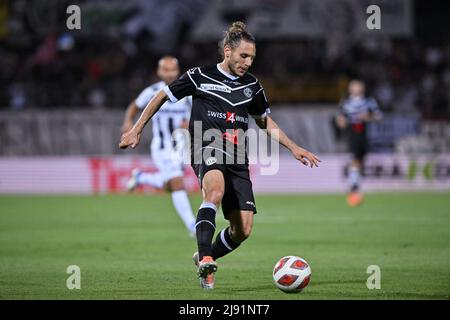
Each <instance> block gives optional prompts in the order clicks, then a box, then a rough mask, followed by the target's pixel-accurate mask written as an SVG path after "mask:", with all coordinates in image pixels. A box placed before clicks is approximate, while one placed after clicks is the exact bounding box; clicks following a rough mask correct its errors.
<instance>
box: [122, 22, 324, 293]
mask: <svg viewBox="0 0 450 320" xmlns="http://www.w3.org/2000/svg"><path fill="white" fill-rule="evenodd" d="M220 46H221V53H222V54H223V61H222V62H220V63H218V64H217V65H212V66H207V67H196V68H192V69H190V70H189V71H187V72H186V73H185V74H183V75H182V76H181V77H180V78H179V79H177V80H175V81H174V82H172V83H171V84H169V85H168V86H166V87H165V88H164V89H163V90H161V91H160V92H159V93H158V94H157V95H156V96H155V97H154V98H153V99H152V100H151V101H150V102H149V104H148V105H147V107H146V108H145V109H144V111H143V112H142V114H141V116H140V118H139V120H138V121H137V122H136V123H135V125H134V126H133V128H132V129H131V130H130V131H128V132H127V133H125V134H123V135H122V138H121V142H120V144H119V147H120V148H127V147H128V146H130V147H131V148H135V147H136V145H137V144H138V143H139V140H140V135H141V132H142V129H143V128H144V126H145V124H146V123H147V122H148V121H149V120H150V118H151V117H152V116H153V115H154V114H155V113H156V112H157V111H158V109H159V108H160V107H161V105H162V104H163V103H164V102H165V101H166V100H167V99H170V101H172V102H176V101H177V100H179V99H182V98H183V97H185V96H189V95H192V99H193V105H192V111H191V117H190V123H189V133H190V136H191V165H192V167H193V169H194V171H195V173H196V174H197V176H198V178H199V182H200V186H201V190H202V196H203V202H202V204H201V206H200V209H199V210H198V214H197V219H196V235H197V245H198V252H196V253H195V254H194V257H193V258H194V262H195V264H196V266H197V267H198V275H199V278H200V284H201V287H202V288H204V289H212V288H213V287H214V273H215V272H216V271H217V263H216V261H215V260H217V259H218V258H220V257H223V256H224V255H226V254H228V253H230V252H231V251H233V250H235V249H236V248H238V247H239V245H240V244H241V243H242V242H243V241H244V240H246V239H247V238H248V237H249V236H250V233H251V230H252V226H253V215H254V214H255V213H256V206H255V200H254V196H253V191H252V183H251V181H250V177H249V170H248V159H247V154H246V151H245V148H242V145H243V144H244V145H245V141H244V140H245V136H244V135H245V132H246V131H247V129H248V120H249V115H251V116H252V117H253V118H254V119H255V121H256V123H257V125H258V126H259V127H260V128H262V129H263V130H265V131H266V133H267V134H268V135H269V136H271V137H272V138H273V139H276V140H277V141H278V142H279V143H280V144H281V145H283V146H285V147H286V148H287V149H289V150H290V151H291V153H292V155H293V156H294V158H296V159H297V160H299V161H300V162H301V163H303V164H304V165H306V166H307V165H309V166H311V168H312V167H313V166H316V167H317V166H318V163H319V162H320V160H319V159H318V158H317V157H316V155H314V154H313V153H311V152H309V151H307V150H305V149H303V148H301V147H299V146H298V145H297V144H295V143H294V142H293V141H292V140H290V139H289V138H288V137H287V136H286V134H285V133H284V132H283V131H282V130H281V129H280V128H279V127H278V125H277V124H276V123H275V122H274V121H273V120H272V119H271V118H270V116H269V114H270V108H269V104H268V102H267V99H266V96H265V94H264V90H263V88H262V86H261V84H260V83H259V82H258V80H257V79H256V78H255V77H254V76H253V75H252V74H250V73H248V72H247V71H248V69H249V68H250V66H251V65H252V63H253V60H254V58H255V55H256V45H255V38H254V37H253V36H252V35H251V34H250V33H249V32H247V31H246V29H245V24H244V23H242V22H234V23H233V24H232V26H231V27H230V28H229V30H228V31H227V32H226V33H225V37H224V39H223V40H222V41H221V43H220ZM199 130H200V134H199ZM206 136H209V138H206ZM220 205H222V211H223V214H224V217H225V219H227V220H228V221H229V223H230V224H229V227H227V228H225V229H224V230H221V231H220V232H219V233H218V234H217V237H216V239H215V241H214V242H213V237H214V233H215V228H216V223H215V218H216V212H217V209H218V208H219V206H220Z"/></svg>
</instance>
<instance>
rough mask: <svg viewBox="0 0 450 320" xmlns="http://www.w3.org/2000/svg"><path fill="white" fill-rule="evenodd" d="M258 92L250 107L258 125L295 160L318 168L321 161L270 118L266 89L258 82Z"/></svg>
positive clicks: (250, 112)
mask: <svg viewBox="0 0 450 320" xmlns="http://www.w3.org/2000/svg"><path fill="white" fill-rule="evenodd" d="M257 85H258V90H257V91H256V93H255V96H254V97H253V99H252V102H251V103H250V106H249V114H251V115H252V117H253V118H254V119H255V121H256V124H257V125H258V126H259V127H260V128H261V129H263V130H265V131H266V133H267V135H269V136H270V137H271V138H272V139H275V141H278V143H280V144H281V145H283V146H285V147H286V148H287V149H288V150H289V151H291V153H292V155H293V156H294V158H295V159H297V160H299V161H300V162H301V163H303V164H304V165H305V166H307V165H310V166H311V168H312V167H313V166H316V167H318V166H319V165H318V164H319V162H320V159H319V158H318V157H317V156H316V155H315V154H314V153H312V152H309V151H308V150H306V149H303V148H302V147H300V146H298V145H297V144H296V143H295V142H294V141H292V140H291V139H290V138H289V137H288V136H287V135H286V134H285V133H284V131H283V130H281V129H280V127H279V126H278V125H277V123H276V122H275V121H274V120H273V119H272V118H271V117H269V114H270V108H269V102H268V101H267V98H266V95H265V93H264V89H263V88H262V86H261V85H260V84H259V82H258V84H257Z"/></svg>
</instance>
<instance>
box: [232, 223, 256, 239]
mask: <svg viewBox="0 0 450 320" xmlns="http://www.w3.org/2000/svg"><path fill="white" fill-rule="evenodd" d="M233 231H234V232H233V239H234V240H236V241H238V242H243V241H245V240H246V239H248V237H250V234H251V233H252V227H251V226H250V225H249V226H243V227H242V228H239V229H235V230H233Z"/></svg>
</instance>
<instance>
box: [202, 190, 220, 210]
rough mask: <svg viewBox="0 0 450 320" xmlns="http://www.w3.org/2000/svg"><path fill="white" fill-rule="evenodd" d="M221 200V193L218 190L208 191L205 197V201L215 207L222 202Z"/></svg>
mask: <svg viewBox="0 0 450 320" xmlns="http://www.w3.org/2000/svg"><path fill="white" fill-rule="evenodd" d="M222 198H223V191H222V190H219V189H217V190H210V191H209V192H208V193H207V194H206V196H205V200H206V201H208V202H212V203H214V204H215V205H216V206H217V207H218V206H219V205H220V203H221V202H222Z"/></svg>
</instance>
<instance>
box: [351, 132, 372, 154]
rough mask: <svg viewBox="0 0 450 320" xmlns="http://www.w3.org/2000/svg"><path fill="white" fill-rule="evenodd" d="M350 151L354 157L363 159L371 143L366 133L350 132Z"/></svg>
mask: <svg viewBox="0 0 450 320" xmlns="http://www.w3.org/2000/svg"><path fill="white" fill-rule="evenodd" d="M348 142H349V143H348V147H349V152H350V153H351V154H352V155H353V159H356V160H360V161H363V160H364V157H365V156H366V154H367V151H368V149H369V143H368V141H367V137H366V135H365V134H350V136H349V141H348Z"/></svg>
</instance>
